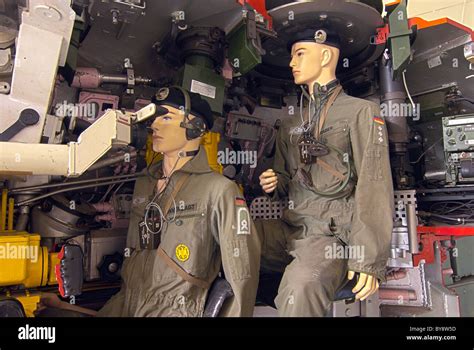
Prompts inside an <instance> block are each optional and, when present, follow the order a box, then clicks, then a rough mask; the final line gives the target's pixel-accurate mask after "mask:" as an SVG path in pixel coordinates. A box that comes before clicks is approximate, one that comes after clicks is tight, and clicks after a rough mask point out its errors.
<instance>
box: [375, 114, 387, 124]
mask: <svg viewBox="0 0 474 350" xmlns="http://www.w3.org/2000/svg"><path fill="white" fill-rule="evenodd" d="M374 122H375V123H378V124H381V125H384V124H385V121H384V120H383V119H382V118H380V117H375V116H374Z"/></svg>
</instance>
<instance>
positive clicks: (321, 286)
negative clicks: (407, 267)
mask: <svg viewBox="0 0 474 350" xmlns="http://www.w3.org/2000/svg"><path fill="white" fill-rule="evenodd" d="M300 124H301V120H299V118H291V119H288V120H285V121H284V122H283V123H282V125H281V127H280V129H279V132H278V136H277V141H276V154H275V160H274V167H273V170H274V171H275V173H276V174H277V177H278V185H277V188H276V190H275V192H274V194H273V198H274V199H283V198H288V200H289V202H288V203H289V207H288V208H287V209H285V211H284V213H283V217H282V219H281V220H257V221H256V222H255V224H256V226H257V230H258V232H259V234H260V235H261V239H262V268H263V270H273V271H283V269H284V275H283V279H282V281H281V284H280V287H279V290H278V295H277V297H276V299H275V304H276V306H277V308H278V311H279V314H280V315H281V316H325V315H326V314H327V312H328V310H329V308H330V305H331V302H332V301H333V300H334V296H335V294H336V292H337V290H338V289H339V288H340V287H341V286H342V285H343V284H344V281H345V280H346V278H347V271H348V269H349V270H353V271H356V272H363V273H367V274H371V275H373V276H376V277H377V278H378V279H379V280H380V281H384V280H385V265H386V262H387V259H388V257H389V252H390V241H391V233H392V225H393V220H392V216H393V185H392V175H391V170H390V160H389V150H388V137H387V130H386V125H385V122H384V120H383V118H381V117H380V112H379V106H378V105H376V104H375V103H372V102H369V101H366V100H362V99H358V98H353V97H350V96H348V95H347V94H345V93H344V92H341V93H340V94H339V96H338V97H337V98H336V100H335V101H334V103H333V105H332V106H331V107H330V109H329V111H328V114H327V117H326V120H325V123H324V125H323V127H322V129H321V134H320V136H321V139H322V141H323V142H325V143H328V144H330V145H333V146H335V147H337V148H339V149H340V150H342V151H343V152H345V153H347V154H348V155H349V156H350V160H351V161H352V162H353V169H354V171H353V172H354V177H353V180H352V181H351V182H350V183H349V185H348V186H347V187H346V190H345V191H343V193H342V194H341V195H340V196H339V197H338V198H328V197H324V196H321V195H318V194H316V193H315V192H313V191H311V190H310V189H309V188H308V187H307V186H306V185H304V184H302V183H301V182H300V181H299V180H298V179H297V178H295V173H296V171H297V169H298V167H301V166H302V163H301V162H300V156H299V149H298V145H297V140H298V137H299V136H300V134H301V131H300V130H299V126H300ZM320 158H322V160H324V161H325V162H326V163H327V164H329V165H330V166H331V167H332V168H333V169H336V170H337V171H339V172H340V173H342V174H344V175H346V174H347V164H346V163H344V161H347V160H348V159H345V160H344V159H341V157H338V156H337V153H336V152H334V151H331V152H330V153H329V154H328V155H326V156H322V157H320ZM310 172H311V175H312V179H313V182H314V185H315V187H316V188H317V189H318V190H325V191H326V190H332V189H335V188H337V187H338V185H339V184H340V183H341V181H340V180H339V179H338V178H337V177H336V176H335V175H334V174H333V172H331V171H328V170H326V169H324V168H323V167H322V166H320V165H319V164H313V165H312V166H311V169H310ZM344 246H346V247H348V248H349V247H350V248H352V249H353V250H352V252H358V253H359V254H356V255H357V256H351V254H349V256H347V255H348V254H346V255H345V256H343V257H341V256H340V255H337V251H340V250H341V248H343V247H344ZM356 248H357V249H356ZM352 255H354V254H352ZM292 258H293V259H292ZM288 263H289V265H287V264H288ZM286 265H287V266H286ZM285 266H286V269H285Z"/></svg>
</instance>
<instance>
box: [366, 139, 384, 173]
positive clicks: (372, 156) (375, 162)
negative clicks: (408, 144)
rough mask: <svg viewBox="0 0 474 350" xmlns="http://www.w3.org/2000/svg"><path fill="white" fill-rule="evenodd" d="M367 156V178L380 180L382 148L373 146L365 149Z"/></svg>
mask: <svg viewBox="0 0 474 350" xmlns="http://www.w3.org/2000/svg"><path fill="white" fill-rule="evenodd" d="M366 157H367V162H366V166H367V170H368V171H367V174H368V177H369V180H371V181H380V180H383V179H384V173H383V167H382V150H381V149H380V148H379V147H377V146H375V147H373V148H371V149H369V150H367V151H366Z"/></svg>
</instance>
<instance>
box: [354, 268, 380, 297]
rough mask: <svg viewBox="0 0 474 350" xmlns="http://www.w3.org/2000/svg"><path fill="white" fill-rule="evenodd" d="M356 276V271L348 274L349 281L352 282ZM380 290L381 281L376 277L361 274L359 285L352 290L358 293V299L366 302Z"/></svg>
mask: <svg viewBox="0 0 474 350" xmlns="http://www.w3.org/2000/svg"><path fill="white" fill-rule="evenodd" d="M354 276H355V271H350V270H349V273H348V274H347V279H349V280H351V279H353V278H354ZM378 289H379V281H378V280H377V278H375V277H374V276H371V275H368V274H366V273H363V272H360V273H359V279H358V281H357V284H356V285H355V287H354V288H353V289H352V292H353V293H356V299H360V300H365V299H367V298H368V297H369V296H371V295H372V294H374V293H375V292H376V291H377V290H378Z"/></svg>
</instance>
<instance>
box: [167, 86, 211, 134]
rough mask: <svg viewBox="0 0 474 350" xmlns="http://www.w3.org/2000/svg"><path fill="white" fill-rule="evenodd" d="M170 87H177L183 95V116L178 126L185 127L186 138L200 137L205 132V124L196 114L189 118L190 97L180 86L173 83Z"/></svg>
mask: <svg viewBox="0 0 474 350" xmlns="http://www.w3.org/2000/svg"><path fill="white" fill-rule="evenodd" d="M172 87H174V88H177V89H178V90H179V91H181V92H182V93H183V96H184V118H183V121H182V122H181V124H179V126H180V127H182V128H185V129H186V139H187V140H194V139H197V138H198V137H201V136H202V135H203V134H204V133H205V132H206V124H205V123H204V120H203V119H202V118H201V117H198V116H196V117H195V118H194V119H192V120H189V113H190V112H191V97H190V96H189V94H188V92H187V91H186V90H185V89H183V88H182V87H181V86H177V85H174V86H172Z"/></svg>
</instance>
